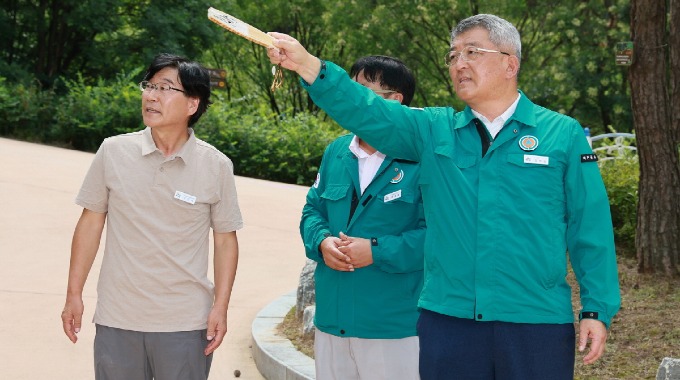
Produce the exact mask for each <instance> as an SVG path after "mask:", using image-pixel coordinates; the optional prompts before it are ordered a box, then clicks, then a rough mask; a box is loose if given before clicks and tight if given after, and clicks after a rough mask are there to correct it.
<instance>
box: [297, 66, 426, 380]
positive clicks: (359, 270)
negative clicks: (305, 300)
mask: <svg viewBox="0 0 680 380" xmlns="http://www.w3.org/2000/svg"><path fill="white" fill-rule="evenodd" d="M350 76H351V77H352V78H353V79H354V80H355V81H357V83H360V84H361V85H362V86H365V87H366V88H368V89H370V90H371V91H372V92H373V93H375V94H376V95H377V96H379V97H381V98H384V99H386V100H388V101H389V102H391V103H394V104H395V105H399V104H405V105H408V104H409V103H410V102H411V99H413V94H414V92H415V79H414V77H413V74H412V73H411V71H410V70H409V69H408V68H407V67H406V66H405V65H404V64H403V63H402V62H401V61H399V60H397V59H395V58H392V57H386V56H368V57H363V58H360V59H359V60H358V61H357V62H356V63H355V64H354V65H353V66H352V68H351V69H350ZM419 173H420V169H419V167H418V164H417V163H416V162H413V161H406V160H398V159H394V158H392V157H390V156H385V155H384V154H382V153H381V152H379V151H377V150H376V149H375V148H373V147H372V146H370V145H368V144H367V143H366V142H365V141H363V140H362V139H360V138H358V137H357V136H355V135H352V134H349V135H345V136H341V137H339V138H338V139H336V140H335V141H333V142H332V143H331V144H330V145H329V146H328V147H327V148H326V152H325V153H324V156H323V160H322V161H321V168H320V170H319V174H318V176H317V180H316V181H315V182H314V185H313V186H312V187H311V188H310V189H309V193H308V194H307V203H306V204H305V206H304V208H303V211H302V220H301V222H300V233H301V235H302V240H303V242H304V245H305V251H306V254H307V257H309V258H310V259H312V260H315V261H316V262H317V266H316V270H315V273H314V278H315V287H316V314H315V317H314V324H315V326H316V331H315V336H314V357H315V364H316V378H317V379H320V380H323V379H343V380H351V379H375V380H381V379H382V380H391V379H404V380H417V379H418V378H419V377H418V347H419V343H418V337H417V335H416V321H417V320H418V308H417V303H418V296H419V295H420V290H421V289H422V286H423V251H424V242H425V216H424V213H423V202H422V197H421V195H420V190H419V189H418V177H419Z"/></svg>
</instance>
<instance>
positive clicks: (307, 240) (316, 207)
mask: <svg viewBox="0 0 680 380" xmlns="http://www.w3.org/2000/svg"><path fill="white" fill-rule="evenodd" d="M329 150H330V146H329V147H327V148H326V151H325V152H324V154H323V157H322V159H321V165H320V167H319V173H318V174H317V178H316V181H315V182H314V184H313V185H312V187H310V188H309V191H308V192H307V201H306V203H305V205H304V207H303V208H302V218H301V220H300V236H301V237H302V242H303V244H304V246H305V254H306V255H307V257H308V258H310V259H312V260H314V261H316V262H317V263H320V264H324V261H323V257H322V255H321V251H320V250H319V244H321V242H322V241H323V240H324V239H325V238H326V237H327V236H330V235H331V231H330V226H329V223H328V212H327V210H326V207H325V206H324V200H323V199H322V198H321V194H323V191H324V189H325V187H326V186H325V183H326V181H325V174H324V169H325V166H326V165H325V164H324V163H325V161H326V157H327V156H328V152H329Z"/></svg>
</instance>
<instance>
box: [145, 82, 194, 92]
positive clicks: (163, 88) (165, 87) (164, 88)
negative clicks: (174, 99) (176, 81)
mask: <svg viewBox="0 0 680 380" xmlns="http://www.w3.org/2000/svg"><path fill="white" fill-rule="evenodd" d="M139 89H140V90H142V91H147V92H151V90H159V91H160V92H161V93H163V94H167V93H168V91H170V90H175V91H179V92H182V93H183V92H184V90H180V89H179V88H175V87H172V86H170V85H169V84H167V83H151V82H149V81H146V80H144V81H141V82H139Z"/></svg>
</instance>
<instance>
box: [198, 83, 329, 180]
mask: <svg viewBox="0 0 680 380" xmlns="http://www.w3.org/2000/svg"><path fill="white" fill-rule="evenodd" d="M215 95H216V96H215V99H214V104H213V105H212V106H211V107H210V109H209V111H208V112H207V113H206V114H205V115H203V117H202V118H201V120H199V122H198V123H197V125H196V128H195V131H196V135H197V136H198V137H200V138H202V139H204V140H205V141H207V142H209V143H210V144H212V145H213V146H215V147H216V148H217V149H219V150H220V151H222V152H224V153H225V154H226V155H227V156H229V158H231V160H232V161H233V162H234V172H235V173H236V174H238V175H244V176H248V177H254V178H261V179H268V180H272V181H278V182H286V183H294V184H305V185H311V184H312V183H313V182H314V178H315V177H316V172H317V171H318V167H319V164H320V163H321V156H322V155H323V152H324V149H325V147H326V145H328V143H330V142H331V141H332V140H333V139H334V138H336V137H337V136H338V135H340V134H341V133H342V130H341V129H340V127H338V126H337V125H335V124H334V123H332V122H324V121H322V120H320V119H319V118H318V117H316V116H313V115H311V114H307V113H300V114H297V115H294V116H291V115H286V114H284V115H276V114H275V113H274V112H272V111H271V110H270V109H269V107H268V106H267V105H266V104H262V103H259V104H258V103H252V102H251V101H250V99H240V100H236V101H227V100H225V99H224V98H223V96H222V95H221V94H219V93H218V94H215Z"/></svg>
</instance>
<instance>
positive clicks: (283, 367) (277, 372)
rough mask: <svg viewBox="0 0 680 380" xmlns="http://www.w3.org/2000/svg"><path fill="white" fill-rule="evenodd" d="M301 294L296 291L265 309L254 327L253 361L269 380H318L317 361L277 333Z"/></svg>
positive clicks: (256, 319)
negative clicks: (315, 365)
mask: <svg viewBox="0 0 680 380" xmlns="http://www.w3.org/2000/svg"><path fill="white" fill-rule="evenodd" d="M296 297H297V291H292V292H290V293H288V294H285V295H283V296H281V297H279V298H278V299H276V300H274V301H273V302H271V303H270V304H268V305H267V306H265V307H264V308H263V309H262V310H260V312H259V313H258V314H257V316H255V319H254V320H253V325H252V334H253V359H254V360H255V365H256V366H257V369H258V370H259V371H260V373H261V374H262V376H264V377H265V378H266V379H268V380H314V379H315V378H316V374H315V373H316V372H315V369H314V359H312V358H310V357H309V356H307V355H305V354H303V353H301V352H299V351H298V350H296V349H295V347H293V344H292V343H291V342H290V341H289V340H288V339H286V338H284V337H281V336H279V335H277V334H276V327H277V326H278V325H279V324H280V323H281V322H282V321H283V318H284V317H285V316H286V314H288V312H289V311H290V309H291V308H292V307H293V306H295V301H296Z"/></svg>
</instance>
